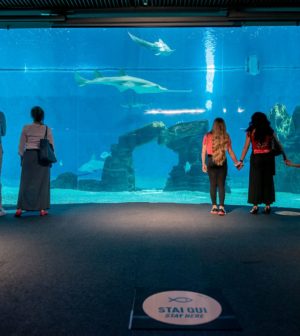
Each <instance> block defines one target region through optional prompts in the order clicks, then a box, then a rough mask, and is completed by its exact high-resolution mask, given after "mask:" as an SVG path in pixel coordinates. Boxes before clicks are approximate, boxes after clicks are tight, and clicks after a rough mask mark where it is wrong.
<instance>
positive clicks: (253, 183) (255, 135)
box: [240, 112, 286, 215]
mask: <svg viewBox="0 0 300 336" xmlns="http://www.w3.org/2000/svg"><path fill="white" fill-rule="evenodd" d="M246 132H247V134H246V141H245V145H244V148H243V151H242V155H241V159H240V162H241V163H243V160H244V158H245V156H246V154H247V152H248V149H249V147H250V143H251V145H252V154H251V157H250V176H249V189H248V203H252V204H253V207H252V209H251V211H250V213H251V214H254V215H255V214H257V213H258V205H259V204H261V203H264V204H265V208H264V211H263V212H264V213H265V214H270V213H271V204H272V203H273V202H275V189H274V180H273V176H274V175H275V156H274V154H273V153H272V142H273V141H274V139H275V141H277V143H278V144H279V146H281V145H280V143H279V141H278V139H277V137H276V135H275V134H274V130H273V129H272V127H271V126H270V121H269V120H268V118H267V116H266V115H265V114H264V113H262V112H255V113H254V114H253V115H252V117H251V121H250V123H249V127H248V128H247V130H246ZM282 154H283V156H284V159H285V160H286V157H285V154H284V152H283V151H282Z"/></svg>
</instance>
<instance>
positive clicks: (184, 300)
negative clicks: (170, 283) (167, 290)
mask: <svg viewBox="0 0 300 336" xmlns="http://www.w3.org/2000/svg"><path fill="white" fill-rule="evenodd" d="M192 301H193V299H190V298H187V297H176V298H174V299H173V298H170V297H169V302H179V303H188V302H192Z"/></svg>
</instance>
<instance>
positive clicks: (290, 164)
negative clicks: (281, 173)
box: [284, 160, 293, 167]
mask: <svg viewBox="0 0 300 336" xmlns="http://www.w3.org/2000/svg"><path fill="white" fill-rule="evenodd" d="M284 163H285V164H286V165H287V166H289V167H292V166H293V162H292V161H291V160H284Z"/></svg>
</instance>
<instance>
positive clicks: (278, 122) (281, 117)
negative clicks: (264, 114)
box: [269, 104, 300, 193]
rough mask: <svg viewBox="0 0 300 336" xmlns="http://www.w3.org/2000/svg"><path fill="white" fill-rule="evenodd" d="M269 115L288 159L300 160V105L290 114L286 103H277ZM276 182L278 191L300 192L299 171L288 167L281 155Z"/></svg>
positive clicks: (277, 160) (277, 162)
mask: <svg viewBox="0 0 300 336" xmlns="http://www.w3.org/2000/svg"><path fill="white" fill-rule="evenodd" d="M269 117H270V120H271V125H272V127H273V128H274V130H275V132H276V134H277V136H278V138H279V139H280V141H281V143H282V145H283V148H284V151H285V153H286V155H287V157H288V159H290V160H292V161H294V162H300V152H299V144H300V106H296V108H295V109H294V111H293V114H292V116H290V115H289V114H288V113H287V109H286V107H285V105H283V104H276V105H274V107H273V108H272V109H271V111H270V116H269ZM275 184H276V190H277V191H285V192H292V193H300V174H299V171H297V169H294V168H290V167H287V166H286V165H285V163H284V162H283V159H282V157H281V156H279V157H277V158H276V175H275Z"/></svg>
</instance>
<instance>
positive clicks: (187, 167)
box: [184, 161, 192, 173]
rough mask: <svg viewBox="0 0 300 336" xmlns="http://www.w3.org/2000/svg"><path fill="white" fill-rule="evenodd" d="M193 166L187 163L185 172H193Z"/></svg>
mask: <svg viewBox="0 0 300 336" xmlns="http://www.w3.org/2000/svg"><path fill="white" fill-rule="evenodd" d="M191 167H192V166H191V164H190V163H189V162H188V161H187V162H186V163H185V166H184V171H185V172H186V173H187V172H189V171H190V170H191Z"/></svg>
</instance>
